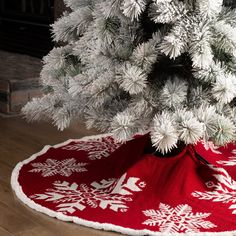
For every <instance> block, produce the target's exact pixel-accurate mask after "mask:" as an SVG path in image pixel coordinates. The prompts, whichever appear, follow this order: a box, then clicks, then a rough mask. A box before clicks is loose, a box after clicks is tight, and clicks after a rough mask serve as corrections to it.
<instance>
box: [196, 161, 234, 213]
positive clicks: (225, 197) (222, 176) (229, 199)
mask: <svg viewBox="0 0 236 236" xmlns="http://www.w3.org/2000/svg"><path fill="white" fill-rule="evenodd" d="M209 167H210V168H211V169H212V170H214V171H216V173H217V174H214V175H213V176H214V177H215V178H216V180H217V182H216V183H214V182H213V181H208V182H206V186H207V188H209V189H211V190H210V191H205V192H200V191H195V192H193V193H192V196H194V197H196V198H198V199H201V200H208V201H213V202H222V203H225V204H227V203H236V182H235V181H234V180H233V179H232V178H231V177H230V175H229V174H228V172H227V171H226V170H225V169H223V168H218V167H214V166H211V165H209ZM229 209H236V204H232V205H230V207H229ZM232 214H236V210H233V212H232Z"/></svg>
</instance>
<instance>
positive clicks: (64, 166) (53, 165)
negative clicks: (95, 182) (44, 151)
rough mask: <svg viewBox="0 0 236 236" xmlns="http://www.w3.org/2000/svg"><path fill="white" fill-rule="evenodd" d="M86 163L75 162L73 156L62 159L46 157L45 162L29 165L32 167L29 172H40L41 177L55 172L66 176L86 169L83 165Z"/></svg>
mask: <svg viewBox="0 0 236 236" xmlns="http://www.w3.org/2000/svg"><path fill="white" fill-rule="evenodd" d="M86 165H87V163H77V162H76V160H75V159H74V158H70V159H65V160H63V161H58V160H55V159H47V160H46V162H45V163H41V162H37V163H32V164H31V166H33V167H34V168H33V169H32V170H30V171H29V172H34V173H39V172H42V176H43V177H49V176H53V175H57V174H58V175H62V176H66V177H68V176H70V175H71V174H72V173H73V172H84V171H87V169H86V168H85V167H84V166H86Z"/></svg>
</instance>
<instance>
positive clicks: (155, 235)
mask: <svg viewBox="0 0 236 236" xmlns="http://www.w3.org/2000/svg"><path fill="white" fill-rule="evenodd" d="M108 135H109V134H102V135H94V136H87V137H83V138H81V139H69V140H67V141H65V142H63V143H60V144H56V145H53V146H49V145H47V146H45V147H44V148H43V149H42V150H41V151H40V152H38V153H35V154H33V155H32V156H31V157H29V158H28V159H25V160H24V161H22V162H19V163H18V164H17V165H16V167H15V168H14V170H13V171H12V176H11V186H12V189H13V190H14V191H15V193H16V196H17V197H18V198H19V199H20V200H21V201H22V202H23V203H24V204H26V205H27V206H29V207H30V208H32V209H34V210H36V211H38V212H41V213H44V214H46V215H49V216H51V217H55V218H57V219H59V220H62V221H70V222H73V223H75V224H79V225H83V226H87V227H91V228H94V229H103V230H108V231H116V232H119V233H122V234H126V235H127V234H128V235H132V236H135V235H150V236H213V235H214V236H217V235H218V236H235V235H236V230H235V231H230V232H229V231H225V232H216V233H213V232H206V233H174V234H170V233H160V232H154V231H150V230H148V229H144V230H135V229H130V228H124V227H121V226H118V225H114V224H108V223H99V222H93V221H88V220H84V219H81V218H78V217H74V216H66V215H64V214H62V213H61V212H56V211H53V210H50V209H48V208H46V207H43V206H41V205H39V204H37V203H35V202H34V201H32V200H31V199H29V198H28V197H27V196H26V195H25V194H24V192H23V190H22V187H21V186H20V184H19V182H18V177H19V172H20V170H21V168H22V166H23V165H25V164H28V163H29V162H31V161H33V160H35V159H36V158H37V157H38V156H39V155H42V154H44V153H46V152H47V151H48V149H49V148H51V147H55V148H57V147H61V146H64V145H66V144H68V143H70V142H73V141H78V140H80V141H87V140H89V139H97V138H102V137H106V136H108Z"/></svg>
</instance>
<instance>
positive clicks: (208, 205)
mask: <svg viewBox="0 0 236 236" xmlns="http://www.w3.org/2000/svg"><path fill="white" fill-rule="evenodd" d="M147 142H148V136H147V135H144V136H139V137H137V138H135V139H134V140H131V141H129V142H127V143H126V144H123V145H121V144H120V143H116V142H115V141H114V140H113V139H112V138H111V137H109V136H94V137H87V138H83V139H80V140H68V141H67V142H65V143H62V144H58V145H56V146H54V147H50V146H46V147H45V148H44V149H43V150H42V151H41V152H39V153H37V154H34V155H33V156H32V157H30V158H29V159H27V160H25V161H23V162H21V163H19V164H18V165H17V166H16V167H15V169H14V171H13V173H12V179H11V184H12V188H13V189H14V190H15V192H16V195H17V196H18V198H19V199H21V200H22V201H23V202H24V203H25V204H26V205H28V206H29V207H31V208H33V209H35V210H37V211H39V212H43V213H45V214H47V215H49V216H52V217H56V218H58V219H60V220H64V221H73V222H74V223H77V224H81V225H85V226H89V227H93V228H97V229H105V230H113V231H118V232H121V233H124V234H130V235H155V236H172V235H196V236H197V235H199V236H200V235H201V236H204V235H209V236H212V235H219V236H223V235H228V236H230V235H234V234H235V235H236V181H235V180H236V147H235V146H234V145H229V146H228V147H227V148H220V149H216V148H215V147H214V146H213V145H208V146H206V145H205V147H204V144H202V143H199V144H198V145H197V146H196V149H197V151H198V152H199V154H201V155H202V156H203V157H204V158H205V159H207V160H208V161H209V162H210V163H211V165H206V164H204V163H202V162H200V161H199V160H198V159H197V158H196V157H195V155H194V152H193V149H192V147H186V148H185V149H184V150H182V151H181V153H179V154H178V155H177V156H175V157H171V158H161V157H155V156H154V155H152V154H144V153H143V152H144V151H143V150H144V147H145V146H146V145H147Z"/></svg>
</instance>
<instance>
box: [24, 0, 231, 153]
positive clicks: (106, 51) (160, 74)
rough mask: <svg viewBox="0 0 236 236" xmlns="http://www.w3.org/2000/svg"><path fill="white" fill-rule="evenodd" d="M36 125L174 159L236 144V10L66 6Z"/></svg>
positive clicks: (206, 2)
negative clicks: (175, 152) (184, 150)
mask: <svg viewBox="0 0 236 236" xmlns="http://www.w3.org/2000/svg"><path fill="white" fill-rule="evenodd" d="M65 4H66V6H67V7H68V10H67V11H66V12H65V13H64V14H63V16H62V17H61V18H60V19H59V20H57V21H56V22H55V23H54V25H53V37H54V40H55V41H56V42H59V43H60V45H63V46H58V47H55V48H54V49H53V50H52V51H51V52H50V53H49V54H48V55H47V56H46V57H45V58H44V67H43V70H42V72H41V81H42V84H43V88H44V92H45V95H44V96H43V97H42V98H34V99H33V100H32V101H31V102H29V103H28V104H27V105H26V106H25V107H24V108H23V113H24V114H25V116H26V117H27V119H29V120H39V119H51V120H52V121H53V123H54V124H55V125H56V126H57V127H58V128H59V129H60V130H63V129H64V128H66V127H68V126H69V125H70V123H71V121H73V120H81V119H83V120H85V121H86V125H87V127H88V128H92V127H95V128H97V129H99V130H101V131H102V132H111V133H112V134H113V135H114V137H116V138H117V139H118V140H127V139H130V138H131V137H132V136H133V135H134V134H136V133H148V132H150V136H151V140H152V143H153V145H154V146H155V148H156V149H157V150H159V151H161V152H162V153H167V152H169V151H171V149H173V148H174V147H176V146H177V144H178V143H179V142H184V143H185V144H186V145H187V144H194V143H196V142H197V141H198V140H199V139H203V140H205V141H213V142H214V143H215V144H216V145H225V144H227V143H230V142H234V141H235V140H236V106H235V104H236V10H235V9H234V8H233V7H232V6H230V4H224V3H223V0H65Z"/></svg>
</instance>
